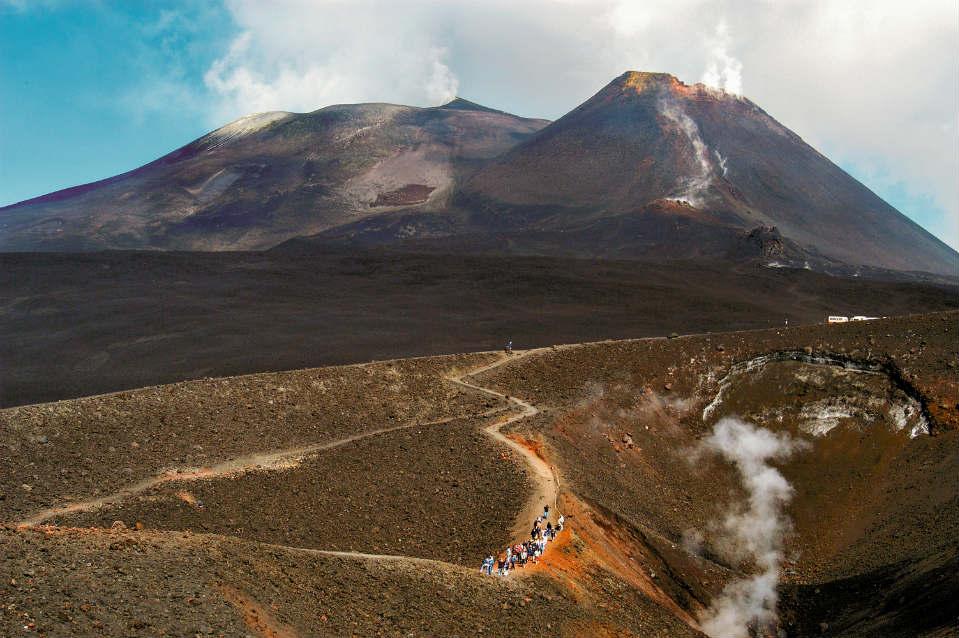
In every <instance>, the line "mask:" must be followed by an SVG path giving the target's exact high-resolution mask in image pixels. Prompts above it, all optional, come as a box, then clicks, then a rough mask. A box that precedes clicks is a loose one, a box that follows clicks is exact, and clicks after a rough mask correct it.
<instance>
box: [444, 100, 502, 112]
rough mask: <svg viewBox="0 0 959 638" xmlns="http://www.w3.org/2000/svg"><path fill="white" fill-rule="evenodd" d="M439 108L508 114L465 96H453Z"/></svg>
mask: <svg viewBox="0 0 959 638" xmlns="http://www.w3.org/2000/svg"><path fill="white" fill-rule="evenodd" d="M439 108H442V109H455V110H459V111H481V112H483V113H499V114H501V115H509V113H507V112H506V111H499V110H497V109H491V108H490V107H488V106H483V105H482V104H477V103H476V102H471V101H470V100H467V99H465V98H461V97H455V98H453V99H452V100H450V101H449V102H447V103H446V104H443V105H442V106H440V107H439Z"/></svg>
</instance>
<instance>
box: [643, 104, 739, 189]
mask: <svg viewBox="0 0 959 638" xmlns="http://www.w3.org/2000/svg"><path fill="white" fill-rule="evenodd" d="M657 109H658V111H659V113H660V115H662V116H663V117H665V118H666V119H667V120H669V121H670V122H672V124H673V125H674V126H675V127H676V129H677V130H679V132H681V133H682V134H683V135H685V136H686V139H687V140H689V144H690V146H691V147H692V149H693V158H694V161H695V165H694V166H693V170H694V173H692V174H691V175H689V176H687V177H685V178H684V179H683V181H682V183H681V184H680V189H681V190H680V192H679V193H677V194H675V195H673V196H672V197H670V199H672V200H674V201H679V202H686V203H687V204H689V205H690V206H695V207H700V206H702V205H703V202H704V201H705V199H706V194H707V191H708V189H709V185H710V184H711V183H712V181H713V165H712V162H711V161H710V159H709V148H708V147H707V146H706V143H705V142H703V138H702V135H700V134H699V126H697V124H696V122H694V121H693V118H691V117H689V115H687V114H686V111H684V110H683V107H682V106H681V105H679V104H677V103H676V102H675V101H673V100H671V99H669V98H667V97H662V98H660V99H659V101H658V102H657ZM723 164H724V166H723V174H724V175H725V174H726V173H725V170H726V169H725V162H723Z"/></svg>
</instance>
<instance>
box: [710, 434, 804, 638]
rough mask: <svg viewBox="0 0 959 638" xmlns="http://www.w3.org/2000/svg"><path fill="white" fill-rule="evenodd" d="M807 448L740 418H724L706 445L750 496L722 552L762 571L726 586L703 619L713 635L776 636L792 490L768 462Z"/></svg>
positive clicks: (730, 525) (734, 511) (730, 521)
mask: <svg viewBox="0 0 959 638" xmlns="http://www.w3.org/2000/svg"><path fill="white" fill-rule="evenodd" d="M805 446H806V443H805V442H804V441H801V440H796V439H793V438H792V437H790V436H789V435H788V434H785V433H783V434H778V435H777V434H774V433H773V432H770V431H769V430H766V429H764V428H761V427H756V426H754V425H752V424H750V423H746V422H744V421H741V420H739V419H736V418H724V419H721V420H720V421H719V422H717V423H716V425H715V426H714V427H713V432H712V434H710V435H709V437H707V438H706V439H705V440H704V441H703V442H702V444H701V449H702V450H703V451H708V452H715V453H717V454H719V455H720V456H722V457H723V458H724V459H726V460H727V461H730V462H732V463H733V464H735V466H736V469H737V470H738V471H739V475H740V478H741V479H742V483H743V487H745V488H746V491H747V492H748V494H749V497H748V500H747V502H746V503H745V504H743V505H740V506H738V507H733V508H731V510H730V511H729V513H728V514H727V515H726V519H725V520H724V521H723V530H724V531H725V536H724V537H723V538H722V539H721V541H720V542H719V543H718V548H719V550H720V552H722V553H724V554H726V555H727V557H729V558H731V559H733V560H737V561H743V560H748V561H751V562H752V563H754V564H755V566H756V567H757V568H758V570H759V571H758V573H757V574H755V575H754V576H750V577H748V578H743V579H741V580H738V581H734V582H732V583H730V584H729V585H727V586H726V588H725V589H724V590H723V591H722V593H721V594H720V595H719V597H718V598H717V599H716V600H714V601H713V604H712V605H711V606H710V607H709V609H707V610H706V611H705V612H703V613H702V614H701V615H700V618H699V621H700V624H701V626H702V629H703V631H704V632H705V633H707V634H709V635H710V636H714V637H715V638H749V636H750V633H749V632H750V628H753V629H755V630H756V631H757V632H759V634H760V635H767V634H769V635H775V625H776V622H777V619H778V617H777V614H776V604H777V602H778V594H777V592H776V586H777V584H778V583H779V575H780V564H781V562H782V542H783V536H784V535H785V534H786V532H787V531H788V530H789V528H790V526H791V524H790V521H789V520H788V519H787V518H786V517H785V516H784V514H783V506H784V505H785V504H786V503H788V502H789V500H790V499H791V498H792V494H793V489H792V486H790V485H789V483H788V482H787V481H786V479H785V478H783V475H782V474H780V473H779V471H778V470H777V469H776V468H774V467H772V466H770V465H769V461H771V460H774V459H785V458H787V457H788V456H789V455H791V454H792V453H793V452H795V451H796V450H799V449H802V448H803V447H805Z"/></svg>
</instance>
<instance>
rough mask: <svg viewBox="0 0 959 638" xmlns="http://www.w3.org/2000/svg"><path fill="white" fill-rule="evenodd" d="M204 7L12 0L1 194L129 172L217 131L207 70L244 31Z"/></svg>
mask: <svg viewBox="0 0 959 638" xmlns="http://www.w3.org/2000/svg"><path fill="white" fill-rule="evenodd" d="M204 6H206V5H205V3H202V4H201V3H196V4H190V3H187V4H183V5H180V6H176V7H174V9H175V10H174V11H171V10H170V5H169V4H168V3H142V4H141V3H135V2H130V3H117V4H115V5H112V6H106V5H100V4H98V3H90V4H87V3H79V2H75V3H47V4H41V5H40V6H37V7H32V8H30V7H27V6H24V7H18V6H16V5H6V6H4V5H3V3H2V2H0V204H8V203H12V202H14V201H19V200H22V199H25V198H29V197H32V196H35V195H40V194H43V193H46V192H49V191H51V190H55V189H59V188H63V187H67V186H73V185H76V184H79V183H84V182H88V181H92V180H96V179H100V178H103V177H108V176H110V175H113V174H115V173H119V172H122V171H125V170H129V169H131V168H134V167H136V166H138V165H140V164H144V163H146V162H148V161H150V160H153V159H155V158H156V157H157V156H158V155H161V154H163V153H165V152H167V151H169V150H171V149H173V148H175V147H177V146H180V145H182V144H183V143H185V142H187V141H189V140H191V139H193V138H196V137H198V136H200V135H202V134H203V133H204V132H206V131H207V130H208V129H209V126H210V124H211V122H210V121H209V118H208V116H207V114H206V112H205V109H204V108H203V107H202V103H201V101H202V100H203V99H204V97H208V96H204V90H203V89H204V84H203V73H204V71H205V70H206V68H207V67H209V65H210V64H211V63H212V62H213V60H214V59H215V58H216V56H217V55H218V54H219V53H220V52H221V51H222V49H223V48H224V47H226V46H228V44H229V39H230V37H231V35H232V34H233V32H234V29H233V28H232V26H231V24H230V20H229V14H228V13H226V12H225V11H224V10H223V8H222V7H216V8H213V9H209V8H203V7H204ZM171 84H172V85H174V86H177V87H178V86H179V85H181V84H182V85H191V86H194V87H196V89H197V92H196V93H194V94H188V93H185V92H182V91H180V90H179V89H178V88H175V89H173V90H170V91H165V89H166V88H170V86H171ZM185 98H188V99H185Z"/></svg>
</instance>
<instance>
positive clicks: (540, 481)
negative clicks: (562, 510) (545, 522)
mask: <svg viewBox="0 0 959 638" xmlns="http://www.w3.org/2000/svg"><path fill="white" fill-rule="evenodd" d="M539 352H542V349H535V350H524V351H522V352H517V353H515V354H513V355H506V354H501V355H500V358H499V359H497V360H496V361H494V362H492V363H490V364H487V365H485V366H482V367H480V368H476V369H474V370H471V371H469V372H467V373H465V374H462V375H460V376H458V377H448V378H449V380H450V381H452V382H453V383H455V384H457V385H460V386H463V387H466V388H470V389H471V390H474V391H476V392H480V393H482V394H485V395H487V396H491V397H494V398H497V399H503V400H506V401H509V402H510V403H512V404H513V405H514V406H516V407H518V408H519V409H520V411H519V412H518V413H516V414H513V415H510V416H507V417H505V418H501V419H497V420H494V421H493V422H492V423H490V424H489V425H488V426H486V427H485V428H483V432H485V433H486V434H487V435H489V436H490V437H491V438H493V440H495V441H497V442H499V443H502V444H504V445H507V446H509V448H510V449H512V450H513V451H515V452H518V453H519V454H520V455H521V456H522V457H523V459H525V461H526V464H527V465H528V466H529V470H530V471H529V475H530V478H531V479H532V482H533V492H532V493H531V494H530V495H529V497H528V499H527V502H526V506H525V507H524V508H523V510H522V511H520V513H519V515H518V516H517V517H516V523H515V524H514V526H513V530H512V536H513V538H526V537H527V535H528V533H529V528H530V525H531V524H532V521H533V520H534V519H535V518H536V517H537V516H539V515H540V514H541V513H542V511H543V505H546V504H549V506H550V508H551V509H552V510H553V511H554V512H555V511H558V509H557V505H558V500H559V478H558V476H557V475H556V471H555V469H554V468H553V467H552V466H551V465H549V464H548V463H547V462H546V461H545V460H544V459H542V458H541V457H540V456H539V455H537V454H536V453H535V452H534V451H533V450H531V449H529V448H528V447H526V446H525V445H523V444H521V443H519V442H518V441H515V440H513V439H511V438H510V437H508V436H506V435H505V434H503V433H502V432H501V431H500V430H501V429H502V428H503V427H504V426H507V425H509V424H511V423H515V422H516V421H521V420H523V419H528V418H530V417H533V416H536V415H537V414H539V409H538V408H537V407H536V406H534V405H533V404H531V403H528V402H526V401H523V400H522V399H519V398H517V397H514V396H507V395H505V394H503V393H502V392H497V391H496V390H492V389H490V388H487V387H484V386H482V385H479V384H477V383H475V382H472V381H469V380H468V379H469V378H471V377H475V376H476V375H479V374H483V373H484V372H489V371H490V370H493V369H495V368H498V367H500V366H502V365H505V364H506V363H508V362H510V361H513V360H517V359H520V358H524V357H528V356H530V355H531V354H535V353H539Z"/></svg>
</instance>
